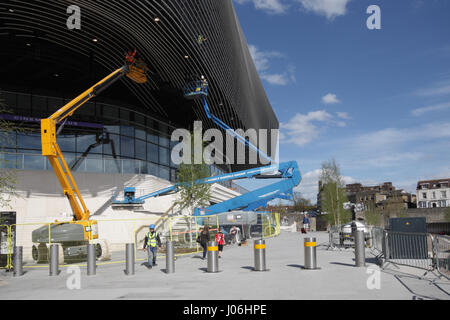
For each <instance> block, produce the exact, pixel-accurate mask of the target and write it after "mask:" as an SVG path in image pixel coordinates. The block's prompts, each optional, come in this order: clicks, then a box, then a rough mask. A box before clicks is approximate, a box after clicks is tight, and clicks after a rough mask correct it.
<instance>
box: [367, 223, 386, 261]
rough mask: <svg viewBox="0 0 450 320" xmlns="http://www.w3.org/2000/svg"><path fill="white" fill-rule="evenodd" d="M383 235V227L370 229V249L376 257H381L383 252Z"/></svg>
mask: <svg viewBox="0 0 450 320" xmlns="http://www.w3.org/2000/svg"><path fill="white" fill-rule="evenodd" d="M383 233H384V229H383V228H381V227H372V228H371V229H370V248H371V249H372V252H373V253H374V254H375V255H380V254H382V252H383Z"/></svg>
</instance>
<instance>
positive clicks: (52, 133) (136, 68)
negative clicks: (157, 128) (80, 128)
mask: <svg viewBox="0 0 450 320" xmlns="http://www.w3.org/2000/svg"><path fill="white" fill-rule="evenodd" d="M135 54H136V50H135V51H134V53H133V54H131V53H129V55H128V56H127V57H126V59H127V64H126V65H124V66H123V67H121V68H119V69H117V70H116V71H114V72H113V73H111V74H110V75H108V76H107V77H105V78H104V79H103V80H101V81H99V82H98V83H97V84H95V85H94V86H92V87H91V88H89V89H88V90H86V91H85V92H83V93H82V94H80V95H79V96H78V97H76V98H75V99H73V100H72V101H70V102H69V103H68V104H66V105H65V106H64V107H62V108H61V109H59V110H58V111H56V112H55V113H54V114H53V115H51V116H50V117H49V118H47V119H42V120H41V142H42V155H43V156H46V157H47V159H48V160H49V162H50V164H51V166H52V168H53V171H54V172H55V174H56V177H57V178H58V180H59V183H60V184H61V186H62V188H63V191H64V194H65V195H66V196H67V198H68V199H69V202H70V206H71V208H72V211H73V213H74V220H76V221H84V220H88V219H89V216H90V212H89V210H88V209H87V207H86V204H85V203H84V200H83V198H82V196H81V194H80V191H79V190H78V187H77V184H76V183H75V180H74V179H73V176H72V173H71V172H70V169H69V166H68V165H67V163H66V161H65V159H64V157H63V154H62V152H61V150H60V148H59V146H58V143H57V140H56V137H57V135H58V132H57V131H56V125H57V124H58V123H60V122H61V121H63V120H67V118H68V117H70V116H72V115H73V113H74V112H75V111H76V110H77V109H78V108H80V107H81V106H82V105H84V104H85V103H86V102H88V101H89V100H91V99H92V98H94V97H96V96H97V95H98V94H100V93H101V92H102V91H103V90H105V89H106V88H108V87H109V86H110V85H112V84H113V83H115V82H116V81H117V80H119V79H120V78H122V77H123V76H127V77H129V78H130V79H132V80H133V81H135V82H137V83H145V82H146V81H147V77H146V74H145V73H146V71H147V67H146V66H145V64H144V63H143V62H142V61H139V64H138V65H136V59H135V58H134V56H135ZM64 123H65V122H63V123H62V125H61V127H62V126H64Z"/></svg>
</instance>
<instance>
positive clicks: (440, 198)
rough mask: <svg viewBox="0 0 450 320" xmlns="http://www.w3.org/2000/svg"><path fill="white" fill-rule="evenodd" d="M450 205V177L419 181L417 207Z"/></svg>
mask: <svg viewBox="0 0 450 320" xmlns="http://www.w3.org/2000/svg"><path fill="white" fill-rule="evenodd" d="M442 207H450V178H449V179H438V180H424V181H419V182H418V183H417V208H442Z"/></svg>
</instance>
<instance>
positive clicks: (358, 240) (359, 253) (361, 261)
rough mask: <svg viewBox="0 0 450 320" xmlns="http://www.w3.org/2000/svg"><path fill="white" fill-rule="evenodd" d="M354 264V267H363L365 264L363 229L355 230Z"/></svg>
mask: <svg viewBox="0 0 450 320" xmlns="http://www.w3.org/2000/svg"><path fill="white" fill-rule="evenodd" d="M354 237H355V266H356V267H365V265H366V252H365V250H366V248H365V247H366V246H365V244H366V243H365V239H364V231H363V230H357V231H356V232H355V235H354Z"/></svg>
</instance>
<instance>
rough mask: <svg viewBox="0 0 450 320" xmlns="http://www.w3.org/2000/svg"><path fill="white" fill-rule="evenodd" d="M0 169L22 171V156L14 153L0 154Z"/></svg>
mask: <svg viewBox="0 0 450 320" xmlns="http://www.w3.org/2000/svg"><path fill="white" fill-rule="evenodd" d="M0 159H1V160H0V167H1V168H8V169H22V155H16V154H14V153H2V154H0Z"/></svg>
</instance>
